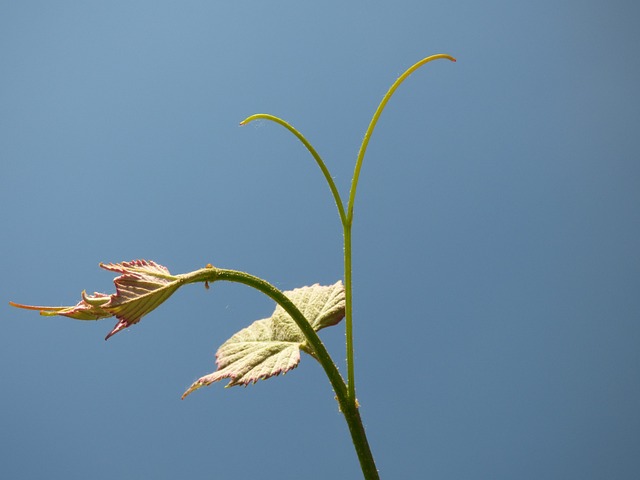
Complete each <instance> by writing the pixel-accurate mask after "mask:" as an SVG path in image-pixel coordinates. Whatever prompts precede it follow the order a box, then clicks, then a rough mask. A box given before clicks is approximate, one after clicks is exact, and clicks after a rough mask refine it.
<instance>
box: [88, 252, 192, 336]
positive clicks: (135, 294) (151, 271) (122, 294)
mask: <svg viewBox="0 0 640 480" xmlns="http://www.w3.org/2000/svg"><path fill="white" fill-rule="evenodd" d="M100 266H101V267H102V268H104V269H105V270H110V271H112V272H118V273H122V275H121V276H119V277H117V278H116V279H115V280H114V281H113V283H114V284H115V286H116V293H115V295H111V299H110V300H109V302H108V303H107V304H105V305H103V306H102V308H103V309H104V310H107V311H108V312H111V314H112V315H115V317H116V318H117V319H118V320H119V322H118V323H117V324H116V326H115V327H114V328H113V330H111V332H109V334H108V335H107V336H106V338H105V339H108V338H109V337H111V336H112V335H114V334H116V333H118V332H119V331H120V330H123V329H125V328H127V327H130V326H131V325H133V324H136V323H138V322H139V321H140V319H142V317H143V316H144V315H146V314H147V313H149V312H151V311H152V310H154V309H155V308H156V307H158V306H159V305H160V304H161V303H163V302H164V301H165V300H166V299H167V298H169V297H170V296H171V295H172V294H173V293H174V292H175V291H176V290H177V289H178V287H179V286H180V282H179V281H178V280H179V277H176V276H173V275H171V274H170V273H169V270H168V269H167V268H166V267H164V266H162V265H159V264H157V263H155V262H153V261H146V260H134V261H133V262H122V263H116V264H113V263H109V264H100Z"/></svg>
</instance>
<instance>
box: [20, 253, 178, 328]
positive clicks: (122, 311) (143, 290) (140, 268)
mask: <svg viewBox="0 0 640 480" xmlns="http://www.w3.org/2000/svg"><path fill="white" fill-rule="evenodd" d="M100 266H101V267H102V268H104V269H105V270H109V271H111V272H117V273H121V274H122V275H120V276H119V277H117V278H116V279H115V280H114V281H113V283H114V284H115V286H116V293H115V294H112V295H106V294H104V293H95V294H93V295H87V294H86V293H85V292H82V300H81V301H80V302H79V303H78V304H77V305H74V306H71V307H42V306H35V305H23V304H20V303H14V302H9V303H10V304H11V305H12V306H14V307H18V308H26V309H28V310H39V311H40V315H47V316H53V315H62V316H65V317H70V318H74V319H76V320H99V319H101V318H108V317H113V316H115V317H116V318H117V319H118V323H117V324H116V326H115V327H114V328H113V330H111V332H109V334H108V335H107V336H106V338H105V340H106V339H108V338H109V337H111V336H112V335H114V334H115V333H117V332H119V331H120V330H123V329H125V328H127V327H129V326H131V325H133V324H135V323H138V322H139V321H140V319H141V318H142V317H143V316H144V315H146V314H147V313H149V312H151V311H152V310H153V309H155V308H156V307H157V306H158V305H160V304H161V303H162V302H164V301H165V300H166V299H167V298H169V297H170V296H171V295H172V294H173V292H175V291H176V290H177V289H178V287H180V285H182V280H181V279H182V277H181V276H175V275H171V274H170V273H169V270H167V268H166V267H163V266H162V265H159V264H157V263H155V262H153V261H147V260H133V261H131V262H122V263H108V264H102V263H101V264H100Z"/></svg>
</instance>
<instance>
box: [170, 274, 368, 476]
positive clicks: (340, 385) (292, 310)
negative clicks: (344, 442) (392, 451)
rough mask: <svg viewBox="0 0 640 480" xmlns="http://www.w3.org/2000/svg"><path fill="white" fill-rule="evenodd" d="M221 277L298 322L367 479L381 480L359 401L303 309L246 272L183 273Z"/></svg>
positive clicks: (193, 277)
mask: <svg viewBox="0 0 640 480" xmlns="http://www.w3.org/2000/svg"><path fill="white" fill-rule="evenodd" d="M220 280H224V281H228V282H236V283H242V284H244V285H247V286H249V287H252V288H255V289H256V290H258V291H260V292H262V293H264V294H265V295H266V296H268V297H269V298H271V299H272V300H274V301H275V302H276V303H277V304H278V305H280V306H281V307H282V308H283V309H284V310H285V311H286V312H287V313H288V314H289V315H290V316H291V318H292V319H293V320H294V322H296V325H298V327H299V328H300V330H301V331H302V333H303V334H304V336H305V338H306V340H307V343H308V344H309V345H310V346H311V348H312V349H313V352H314V353H315V355H314V356H315V358H316V359H317V360H318V361H319V362H320V365H322V368H323V369H324V371H325V373H326V374H327V377H329V381H330V382H331V386H332V387H333V390H334V392H335V394H336V399H337V400H338V404H339V405H340V411H341V412H342V414H343V415H344V417H345V420H346V421H347V425H348V427H349V432H350V433H351V439H352V441H353V445H354V447H355V449H356V453H357V455H358V460H359V461H360V467H361V469H362V473H363V474H364V478H365V479H366V480H379V478H380V477H379V475H378V470H377V468H376V464H375V461H374V459H373V454H372V453H371V448H370V447H369V442H368V441H367V435H366V433H365V430H364V425H363V424H362V418H361V417H360V412H359V411H358V407H357V404H356V402H355V401H353V399H352V398H350V397H349V395H348V393H347V386H346V385H345V383H344V379H343V378H342V375H340V372H339V371H338V368H337V367H336V365H335V364H334V363H333V360H332V359H331V356H330V355H329V352H328V351H327V349H326V347H325V346H324V344H323V343H322V340H320V337H319V336H318V334H317V333H316V332H315V330H314V329H313V327H312V326H311V324H310V323H309V322H308V321H307V319H306V318H305V316H304V315H303V314H302V312H300V310H299V309H298V307H296V306H295V304H294V303H293V302H292V301H291V300H289V299H288V298H287V296H286V295H285V294H284V293H282V292H281V291H280V290H278V289H277V288H276V287H274V286H273V285H271V284H270V283H269V282H267V281H266V280H263V279H261V278H259V277H256V276H254V275H251V274H248V273H245V272H240V271H237V270H227V269H222V268H215V267H207V268H202V269H200V270H197V271H195V272H192V273H190V274H186V275H183V276H182V281H183V282H184V284H187V283H194V282H216V281H220Z"/></svg>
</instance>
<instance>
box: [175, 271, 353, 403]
mask: <svg viewBox="0 0 640 480" xmlns="http://www.w3.org/2000/svg"><path fill="white" fill-rule="evenodd" d="M284 294H285V295H286V296H287V297H288V298H289V300H291V301H292V302H293V304H294V305H295V306H296V307H298V309H299V310H300V312H301V313H302V314H303V315H304V316H305V318H306V319H307V320H308V322H309V323H310V324H311V326H312V327H313V329H314V330H315V331H318V330H320V329H322V328H325V327H329V326H331V325H335V324H337V323H339V322H340V320H342V319H343V318H344V311H345V298H344V286H343V285H342V282H341V281H338V282H337V283H335V284H334V285H329V286H320V285H318V284H315V285H312V286H311V287H302V288H296V289H294V290H291V291H288V292H284ZM300 349H302V350H304V351H305V352H307V353H309V354H311V355H313V351H312V350H311V349H310V348H309V347H308V346H307V345H306V343H305V337H304V335H303V333H302V331H301V330H300V329H299V328H298V326H297V325H296V323H295V322H294V320H293V319H292V318H291V317H290V316H289V314H288V313H286V312H285V311H284V309H283V308H282V307H281V306H280V305H278V306H277V307H276V309H275V311H274V312H273V315H272V316H271V317H269V318H265V319H263V320H256V321H255V322H253V323H252V324H251V325H250V326H248V327H247V328H244V329H243V330H240V331H239V332H238V333H236V334H235V335H233V336H232V337H231V338H230V339H229V340H227V341H226V342H224V343H223V344H222V346H221V347H220V348H219V349H218V351H217V353H216V363H217V365H218V369H217V370H216V371H215V372H213V373H211V374H209V375H205V376H204V377H201V378H199V379H198V380H196V381H195V382H194V383H193V384H192V385H191V387H189V389H188V390H187V391H186V392H185V393H184V394H183V395H182V398H185V397H186V396H187V395H189V394H190V393H192V392H193V391H195V390H197V389H199V388H200V387H204V386H207V385H211V384H212V383H214V382H217V381H219V380H222V379H225V378H228V379H229V380H230V381H229V383H228V384H227V387H233V386H235V385H248V384H250V383H255V382H257V381H258V380H261V379H263V380H264V379H267V378H270V377H273V376H274V375H279V374H281V373H283V374H284V373H286V372H288V371H289V370H291V369H293V368H295V367H297V366H298V363H299V362H300Z"/></svg>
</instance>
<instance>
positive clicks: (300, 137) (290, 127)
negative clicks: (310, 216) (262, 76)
mask: <svg viewBox="0 0 640 480" xmlns="http://www.w3.org/2000/svg"><path fill="white" fill-rule="evenodd" d="M254 120H270V121H272V122H275V123H277V124H279V125H282V126H283V127H284V128H286V129H287V130H289V131H290V132H291V133H293V134H294V135H295V136H296V137H297V138H298V140H300V141H301V142H302V144H303V145H304V146H305V147H307V150H309V153H311V155H312V156H313V158H314V160H315V161H316V163H317V164H318V166H319V167H320V170H322V174H323V175H324V178H325V180H326V181H327V183H328V184H329V188H330V189H331V193H332V194H333V199H334V201H335V202H336V206H337V207H338V214H339V215H340V220H341V221H342V223H343V224H344V222H345V221H346V214H345V211H344V203H343V202H342V199H341V198H340V192H338V188H337V187H336V184H335V182H334V181H333V178H332V177H331V173H329V169H328V168H327V166H326V165H325V163H324V161H323V160H322V157H320V155H318V152H317V151H316V149H315V148H313V145H311V143H310V142H309V141H308V140H307V139H306V138H305V137H304V135H302V134H301V133H300V132H299V131H298V130H296V129H295V128H294V127H293V125H291V124H290V123H288V122H285V121H284V120H283V119H281V118H279V117H276V116H275V115H269V114H268V113H256V114H255V115H251V116H250V117H247V118H245V119H244V120H243V121H241V122H240V125H247V124H248V123H250V122H252V121H254Z"/></svg>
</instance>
